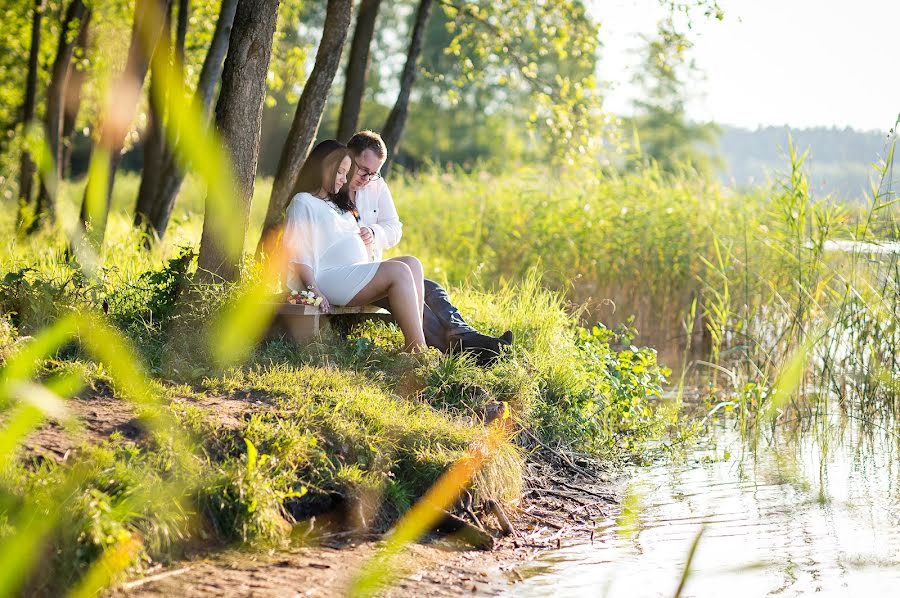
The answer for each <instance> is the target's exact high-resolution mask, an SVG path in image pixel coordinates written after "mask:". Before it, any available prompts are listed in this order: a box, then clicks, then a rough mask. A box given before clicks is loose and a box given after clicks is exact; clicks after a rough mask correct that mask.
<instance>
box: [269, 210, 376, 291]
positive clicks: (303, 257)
mask: <svg viewBox="0 0 900 598" xmlns="http://www.w3.org/2000/svg"><path fill="white" fill-rule="evenodd" d="M283 239H284V240H283V243H284V246H285V250H286V251H287V258H288V273H287V286H288V288H290V289H292V290H294V291H296V290H297V289H299V288H301V287H302V284H300V281H299V279H298V276H297V273H296V270H295V268H293V267H291V266H292V265H293V264H303V265H306V266H309V267H310V269H312V271H313V276H318V274H319V272H320V271H322V270H324V269H326V268H333V267H335V266H349V265H352V264H366V263H371V259H370V256H369V252H368V250H367V249H366V246H365V244H364V243H363V241H362V239H361V238H360V236H359V225H358V224H357V222H356V218H354V217H353V214H351V213H350V212H344V213H341V211H340V210H339V209H338V208H337V207H336V206H335V205H334V204H333V203H331V202H329V201H325V200H322V199H319V198H318V197H316V196H314V195H311V194H309V193H298V194H297V195H295V196H294V199H293V200H291V203H290V205H289V206H288V209H287V222H286V223H285V226H284V238H283Z"/></svg>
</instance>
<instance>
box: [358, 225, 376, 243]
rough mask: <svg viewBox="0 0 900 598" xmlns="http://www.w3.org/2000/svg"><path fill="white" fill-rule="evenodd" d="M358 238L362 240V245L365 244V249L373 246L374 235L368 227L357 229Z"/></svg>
mask: <svg viewBox="0 0 900 598" xmlns="http://www.w3.org/2000/svg"><path fill="white" fill-rule="evenodd" d="M359 236H360V237H361V238H362V240H363V243H365V244H366V247H372V246H373V245H374V244H375V234H374V233H373V232H372V229H371V228H369V227H368V226H360V227H359Z"/></svg>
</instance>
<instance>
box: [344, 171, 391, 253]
mask: <svg viewBox="0 0 900 598" xmlns="http://www.w3.org/2000/svg"><path fill="white" fill-rule="evenodd" d="M355 200H356V209H357V210H358V211H359V225H360V226H368V227H370V228H371V229H372V231H373V232H374V233H375V247H374V250H373V256H372V259H373V261H376V262H380V261H381V256H382V254H383V253H384V250H385V249H388V248H390V247H393V246H394V245H396V244H397V243H399V242H400V237H401V236H402V235H403V224H402V223H401V222H400V216H398V215H397V208H396V207H394V198H393V196H391V192H390V190H389V189H388V186H387V183H385V182H384V179H378V180H377V181H372V182H370V183H369V184H368V185H366V186H365V187H363V188H362V189H360V190H359V191H357V192H356V197H355Z"/></svg>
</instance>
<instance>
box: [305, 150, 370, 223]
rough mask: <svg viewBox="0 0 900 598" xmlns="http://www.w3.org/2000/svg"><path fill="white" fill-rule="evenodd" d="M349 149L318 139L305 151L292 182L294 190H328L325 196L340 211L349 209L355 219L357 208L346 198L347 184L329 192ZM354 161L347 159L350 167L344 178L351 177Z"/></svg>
mask: <svg viewBox="0 0 900 598" xmlns="http://www.w3.org/2000/svg"><path fill="white" fill-rule="evenodd" d="M349 155H350V152H349V151H348V150H347V146H345V145H344V144H343V143H340V142H339V141H335V140H334V139H326V140H325V141H322V142H320V143H319V144H317V145H316V147H314V148H313V149H312V151H311V152H309V156H307V158H306V162H304V163H303V168H301V169H300V174H298V175H297V182H296V183H295V184H294V192H293V194H292V195H296V194H297V193H304V192H305V193H312V194H316V193H318V192H319V190H324V191H325V193H327V194H328V199H329V200H331V201H332V202H334V205H336V206H337V207H338V208H339V209H340V210H341V211H343V212H350V213H352V214H353V217H354V218H356V219H357V220H359V210H357V209H356V203H355V202H354V201H353V200H352V199H351V198H350V190H349V187H348V185H347V184H345V185H344V186H343V187H341V190H340V191H338V192H337V193H332V192H331V190H332V189H334V181H335V179H336V178H337V170H338V168H339V167H340V165H341V162H343V160H344V158H345V157H347V156H349ZM355 170H356V165H355V164H354V163H353V160H352V158H351V160H350V171H349V172H348V173H347V181H348V183H349V181H350V180H351V179H352V178H353V174H354V172H355Z"/></svg>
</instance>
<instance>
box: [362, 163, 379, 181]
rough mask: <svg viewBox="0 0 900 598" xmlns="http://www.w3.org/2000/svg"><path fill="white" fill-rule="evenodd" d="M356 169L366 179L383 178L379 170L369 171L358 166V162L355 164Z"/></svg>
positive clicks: (375, 179)
mask: <svg viewBox="0 0 900 598" xmlns="http://www.w3.org/2000/svg"><path fill="white" fill-rule="evenodd" d="M356 170H358V171H359V172H360V173H362V176H363V178H365V179H366V181H377V180H378V179H380V178H383V177H382V175H381V173H380V172H371V171H369V169H368V168H366V167H365V166H360V165H359V164H357V165H356Z"/></svg>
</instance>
